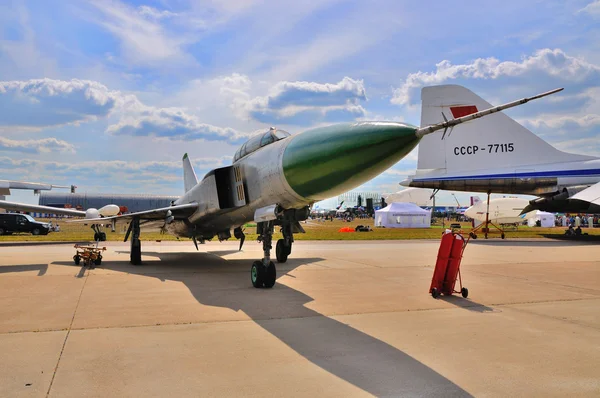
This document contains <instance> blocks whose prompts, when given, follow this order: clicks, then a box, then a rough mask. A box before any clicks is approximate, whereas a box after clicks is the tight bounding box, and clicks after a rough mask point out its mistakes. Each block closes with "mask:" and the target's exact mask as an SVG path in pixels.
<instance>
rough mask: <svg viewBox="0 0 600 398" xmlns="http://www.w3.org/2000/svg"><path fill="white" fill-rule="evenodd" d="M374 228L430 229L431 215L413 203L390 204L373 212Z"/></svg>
mask: <svg viewBox="0 0 600 398" xmlns="http://www.w3.org/2000/svg"><path fill="white" fill-rule="evenodd" d="M375 226H376V227H386V228H430V227H431V213H430V212H429V211H427V210H423V209H421V208H420V207H419V206H417V205H415V204H414V203H390V204H389V205H388V206H387V207H384V208H383V209H381V210H377V211H376V212H375Z"/></svg>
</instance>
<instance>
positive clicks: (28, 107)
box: [0, 79, 126, 127]
mask: <svg viewBox="0 0 600 398" xmlns="http://www.w3.org/2000/svg"><path fill="white" fill-rule="evenodd" d="M125 100H126V97H125V96H123V95H122V94H121V93H120V92H118V91H110V90H109V89H108V88H107V87H106V86H104V85H102V84H100V83H98V82H94V81H89V80H78V79H73V80H70V81H64V80H52V79H32V80H27V81H0V126H34V127H46V126H59V125H63V124H68V123H77V122H84V121H90V120H94V119H96V118H98V117H104V116H107V115H108V114H109V113H110V112H111V111H112V110H113V108H115V107H116V106H117V105H118V104H119V103H122V102H124V101H125Z"/></svg>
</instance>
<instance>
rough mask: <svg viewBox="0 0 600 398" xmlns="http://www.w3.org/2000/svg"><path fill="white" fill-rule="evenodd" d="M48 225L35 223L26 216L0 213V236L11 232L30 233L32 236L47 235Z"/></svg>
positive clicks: (31, 218)
mask: <svg viewBox="0 0 600 398" xmlns="http://www.w3.org/2000/svg"><path fill="white" fill-rule="evenodd" d="M49 231H50V227H49V226H48V224H46V223H43V222H39V221H35V220H34V219H33V217H31V216H30V215H28V214H16V213H0V235H4V234H6V233H13V232H30V233H31V234H33V235H48V232H49Z"/></svg>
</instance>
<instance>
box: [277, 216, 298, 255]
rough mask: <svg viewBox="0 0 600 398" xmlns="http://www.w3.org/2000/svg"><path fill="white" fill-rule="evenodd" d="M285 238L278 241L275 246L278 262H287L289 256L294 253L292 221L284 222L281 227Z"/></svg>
mask: <svg viewBox="0 0 600 398" xmlns="http://www.w3.org/2000/svg"><path fill="white" fill-rule="evenodd" d="M281 233H282V234H283V239H279V240H278V241H277V245H276V246H275V256H276V257H277V262H278V263H285V262H286V261H287V259H288V256H289V255H290V254H291V253H292V242H294V234H293V227H292V224H291V223H289V222H288V223H284V224H283V226H282V227H281Z"/></svg>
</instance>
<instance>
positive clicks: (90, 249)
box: [73, 244, 106, 268]
mask: <svg viewBox="0 0 600 398" xmlns="http://www.w3.org/2000/svg"><path fill="white" fill-rule="evenodd" d="M75 250H77V252H76V253H75V255H74V256H73V261H75V265H79V264H80V263H81V262H82V261H83V265H85V266H87V267H90V268H95V267H96V265H100V264H102V252H103V251H105V250H106V247H98V246H82V245H78V244H76V245H75Z"/></svg>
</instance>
